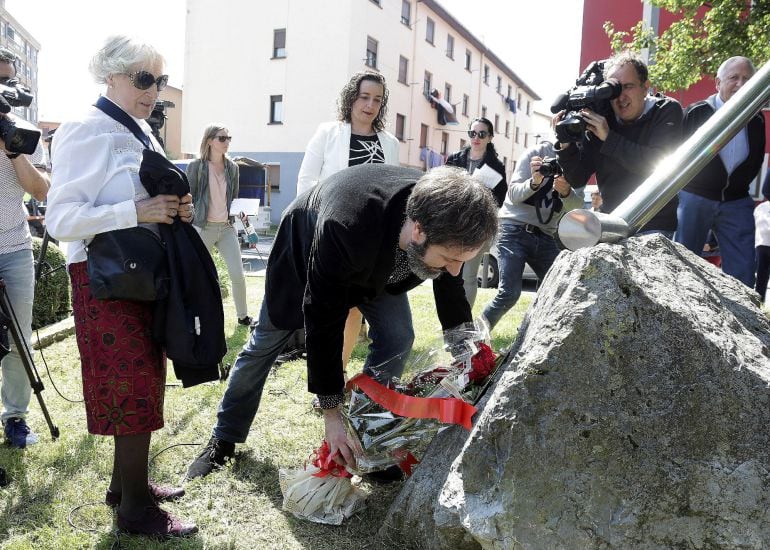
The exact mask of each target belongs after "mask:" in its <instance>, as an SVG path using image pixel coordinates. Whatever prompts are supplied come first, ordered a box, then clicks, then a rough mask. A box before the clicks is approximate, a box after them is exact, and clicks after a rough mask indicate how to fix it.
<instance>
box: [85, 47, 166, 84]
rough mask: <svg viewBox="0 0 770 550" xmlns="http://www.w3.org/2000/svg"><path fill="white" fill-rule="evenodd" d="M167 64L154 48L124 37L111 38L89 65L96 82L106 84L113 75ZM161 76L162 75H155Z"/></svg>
mask: <svg viewBox="0 0 770 550" xmlns="http://www.w3.org/2000/svg"><path fill="white" fill-rule="evenodd" d="M158 62H160V63H165V59H163V56H162V55H160V53H158V50H156V49H155V47H154V46H152V45H150V44H148V43H146V42H143V41H142V40H140V39H138V38H134V37H131V36H124V35H116V36H110V37H108V38H107V40H106V41H105V42H104V45H103V46H102V47H101V48H100V49H99V51H98V52H96V55H94V56H93V57H92V58H91V62H90V63H89V64H88V70H89V71H91V74H92V75H93V77H94V80H96V82H98V83H100V84H106V83H107V78H108V77H109V76H110V75H111V74H118V73H127V72H129V70H130V69H132V68H134V67H151V66H152V65H155V64H156V63H158ZM155 76H156V77H157V76H160V75H155Z"/></svg>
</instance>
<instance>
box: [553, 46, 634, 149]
mask: <svg viewBox="0 0 770 550" xmlns="http://www.w3.org/2000/svg"><path fill="white" fill-rule="evenodd" d="M603 72H604V61H594V62H592V63H591V64H590V65H589V66H588V67H586V70H585V71H583V74H581V75H580V77H579V78H578V79H577V80H576V81H575V86H574V87H572V88H571V89H570V90H568V91H567V92H566V93H564V94H561V95H560V96H559V97H557V98H556V101H554V102H553V105H551V112H552V113H554V114H556V113H558V112H559V111H562V110H565V109H566V111H567V112H566V113H565V114H564V118H562V119H561V121H560V122H558V123H557V124H556V127H555V128H554V129H555V131H556V139H558V140H559V141H560V142H561V143H571V142H579V141H582V139H583V135H584V133H585V130H586V122H585V120H583V117H582V116H581V115H580V110H581V109H584V108H586V107H588V108H590V109H591V110H592V111H594V112H595V113H597V114H599V115H601V116H603V117H605V118H607V117H609V116H610V115H611V114H612V107H611V106H610V100H611V99H614V98H616V97H618V96H619V95H620V92H621V91H622V90H623V88H622V86H621V85H620V83H619V82H618V81H617V80H615V79H614V78H608V79H607V80H604V75H603Z"/></svg>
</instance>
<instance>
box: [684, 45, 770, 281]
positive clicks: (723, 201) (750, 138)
mask: <svg viewBox="0 0 770 550" xmlns="http://www.w3.org/2000/svg"><path fill="white" fill-rule="evenodd" d="M753 75H754V65H753V64H752V63H751V60H749V59H748V58H746V57H741V56H737V57H731V58H730V59H728V60H727V61H725V62H724V63H722V65H721V66H720V67H719V70H718V71H717V76H716V88H717V93H716V94H714V95H712V96H711V97H709V98H708V99H705V100H703V101H698V102H697V103H693V104H692V105H690V106H689V107H688V108H687V110H686V111H685V115H684V124H683V127H684V135H685V138H687V137H689V136H690V135H692V134H693V133H695V131H696V130H697V129H698V128H700V127H701V126H702V125H703V124H704V123H705V122H706V121H707V120H708V119H709V118H711V116H712V115H713V114H714V113H715V112H716V111H717V109H720V108H721V107H722V106H723V105H724V104H725V103H726V102H728V101H729V100H730V98H732V97H733V95H734V94H735V93H736V92H737V91H738V90H740V88H741V87H742V86H743V85H744V84H745V83H746V82H747V81H748V80H749V79H750V78H751V77H752V76H753ZM764 157H765V121H764V118H763V117H762V114H761V113H759V114H757V115H755V116H754V117H753V118H752V119H751V120H750V121H749V123H748V124H747V125H746V126H745V127H744V128H742V129H741V130H740V131H739V132H738V133H737V134H736V135H735V137H734V138H733V139H732V140H730V141H729V142H728V143H727V144H726V145H725V146H724V147H723V148H722V149H721V150H720V151H719V154H718V155H717V156H715V157H714V158H713V159H712V160H711V162H709V163H708V164H707V165H706V166H705V167H704V168H703V170H701V171H700V173H699V174H698V175H696V176H695V177H694V178H693V179H692V180H691V181H690V183H688V184H687V186H686V187H685V188H684V189H683V190H682V191H680V192H679V208H678V209H677V219H678V222H679V223H678V225H677V230H676V235H675V237H674V240H675V241H677V242H679V243H682V244H683V245H685V246H686V247H687V248H688V249H690V250H691V251H692V252H694V253H695V254H701V252H702V251H703V245H704V244H705V242H706V237H707V235H708V232H709V229H711V230H712V231H714V234H715V235H716V237H717V240H718V241H719V250H720V253H721V255H722V270H723V271H724V272H725V273H727V274H728V275H732V276H733V277H735V278H736V279H738V280H740V281H741V282H743V283H744V284H746V285H747V286H749V287H752V288H753V287H754V216H753V212H754V199H753V198H752V197H751V195H750V194H749V188H750V186H751V183H752V182H753V181H754V179H755V178H756V177H757V174H758V172H759V170H760V168H761V166H762V162H763V161H764Z"/></svg>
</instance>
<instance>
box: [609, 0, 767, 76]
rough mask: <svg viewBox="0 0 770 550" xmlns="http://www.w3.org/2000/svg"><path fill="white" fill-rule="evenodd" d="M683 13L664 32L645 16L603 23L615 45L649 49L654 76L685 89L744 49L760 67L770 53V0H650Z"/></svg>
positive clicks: (613, 46)
mask: <svg viewBox="0 0 770 550" xmlns="http://www.w3.org/2000/svg"><path fill="white" fill-rule="evenodd" d="M648 1H649V2H650V3H651V4H652V5H653V6H656V7H659V8H663V9H665V10H667V11H668V12H670V13H673V14H675V15H677V16H679V17H680V18H679V19H678V20H677V21H675V22H674V23H672V25H671V26H670V27H669V28H668V29H666V30H665V31H664V32H663V33H661V35H660V36H656V35H655V31H654V30H653V29H651V28H650V27H649V26H647V25H645V24H644V23H643V22H642V21H640V22H639V23H637V24H636V25H635V26H634V27H633V28H631V29H630V30H628V31H618V30H616V29H615V28H614V25H613V24H612V23H611V22H609V21H608V22H606V23H605V24H604V30H605V32H606V33H607V36H609V38H610V43H611V45H612V49H613V51H620V50H622V49H632V50H638V51H641V50H643V49H645V48H649V51H650V63H649V65H650V80H651V82H652V84H653V85H654V86H655V87H656V88H658V89H660V90H663V91H675V90H683V89H686V88H688V87H690V86H691V85H692V84H695V83H696V82H698V81H699V80H700V79H701V77H702V76H703V75H709V76H713V75H715V74H716V71H717V69H718V68H719V65H720V64H721V63H722V61H724V60H725V59H727V58H729V57H732V56H734V55H744V56H746V57H748V58H750V59H751V60H752V61H754V64H755V65H756V66H757V67H759V66H761V65H762V64H763V63H765V62H766V61H767V60H768V59H770V0H753V1H749V0H713V1H711V2H703V1H701V0H648Z"/></svg>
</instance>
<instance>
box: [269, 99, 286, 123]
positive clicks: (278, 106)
mask: <svg viewBox="0 0 770 550" xmlns="http://www.w3.org/2000/svg"><path fill="white" fill-rule="evenodd" d="M270 124H283V96H282V95H271V96H270Z"/></svg>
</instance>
